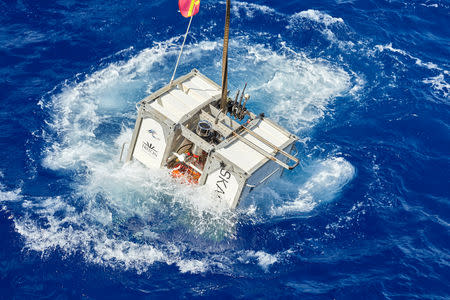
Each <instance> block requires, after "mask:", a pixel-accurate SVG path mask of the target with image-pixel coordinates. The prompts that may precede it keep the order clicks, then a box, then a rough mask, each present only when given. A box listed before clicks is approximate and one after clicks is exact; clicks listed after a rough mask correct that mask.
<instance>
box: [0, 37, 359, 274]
mask: <svg viewBox="0 0 450 300" xmlns="http://www.w3.org/2000/svg"><path fill="white" fill-rule="evenodd" d="M174 42H175V38H174V39H170V40H168V41H165V42H161V43H158V44H155V46H154V47H152V48H149V49H145V50H143V51H141V52H140V53H138V54H136V55H134V56H131V57H130V58H129V59H128V60H124V61H119V62H115V63H110V64H109V65H107V66H105V67H104V68H102V69H100V70H98V71H96V72H94V73H92V74H90V75H87V76H85V77H84V78H82V77H81V76H78V77H77V78H78V79H76V80H75V82H66V83H65V84H64V85H63V86H62V87H61V88H60V89H55V90H54V91H53V92H52V93H51V95H50V96H49V98H44V99H42V101H41V106H42V108H43V109H46V110H48V111H49V113H50V114H51V115H52V119H51V120H49V127H50V129H51V130H49V131H47V132H45V133H44V135H43V136H44V137H45V138H46V142H47V144H48V146H47V147H46V149H45V155H44V159H43V165H44V166H45V167H47V168H50V169H52V170H55V171H63V172H66V171H68V172H70V174H73V178H72V179H73V184H72V189H73V190H72V191H69V192H68V193H67V194H64V195H60V196H54V197H48V198H39V197H24V196H21V195H20V191H17V192H14V193H13V194H12V193H11V192H3V190H2V194H0V195H1V196H0V197H2V199H3V198H5V199H6V198H14V197H16V199H23V212H22V216H21V217H16V218H15V219H14V222H15V226H16V230H17V232H19V233H20V234H21V235H22V236H23V237H24V240H25V245H26V248H27V249H30V250H34V251H38V252H41V253H42V254H43V255H45V254H46V253H48V252H49V251H52V250H54V249H60V250H62V251H64V252H65V253H67V254H71V253H75V252H76V253H80V254H82V255H83V256H84V257H85V259H86V260H87V261H89V262H92V263H97V264H103V265H107V266H111V267H120V268H125V269H130V268H132V269H135V270H137V271H138V272H145V271H146V270H147V269H148V268H149V267H150V266H151V265H152V264H153V263H155V262H165V263H167V264H174V265H176V266H178V268H179V269H180V272H191V273H199V272H206V271H208V270H210V269H211V268H212V267H213V266H214V267H219V268H224V269H226V268H227V266H229V265H230V264H233V262H230V261H229V259H228V258H226V257H223V256H221V255H217V254H216V253H215V252H214V251H216V250H211V247H210V243H208V241H211V240H214V241H217V242H218V243H220V242H221V241H226V242H224V243H222V244H221V245H220V247H219V249H222V248H226V247H233V242H232V241H233V239H234V238H235V234H236V232H235V230H236V223H237V222H238V221H239V217H240V216H243V217H246V218H253V217H254V214H255V210H254V209H253V210H252V209H249V211H247V212H246V211H244V212H239V210H238V211H231V210H229V209H228V208H226V206H225V205H224V204H223V203H220V202H214V203H212V202H211V201H209V200H210V199H209V198H208V193H207V192H206V187H194V186H189V185H183V184H179V183H176V182H174V180H173V179H172V178H170V176H169V175H168V173H167V172H166V171H164V170H150V169H147V168H145V167H143V166H142V165H141V164H140V163H138V162H131V163H127V164H125V165H122V164H121V163H119V162H118V159H119V153H120V148H121V146H122V144H123V143H124V142H128V141H129V140H130V137H131V133H132V126H133V125H134V123H133V118H134V117H135V111H134V104H135V102H137V101H138V100H140V99H141V98H143V97H144V96H146V95H147V94H148V93H149V92H151V91H153V90H154V89H156V88H158V87H160V86H162V85H163V84H164V83H165V82H166V80H165V78H166V79H168V78H170V75H171V71H172V70H171V67H172V63H173V62H174V61H175V59H176V54H177V50H178V47H175V45H174ZM219 48H220V47H219V43H218V42H217V41H203V42H199V43H195V44H193V45H188V46H187V47H186V50H185V58H184V62H183V64H184V65H182V66H180V68H183V67H185V68H186V65H192V66H197V65H198V64H200V63H201V62H202V61H207V62H208V64H207V65H203V66H201V67H200V68H199V69H200V71H202V72H203V73H205V74H206V75H208V76H210V77H212V78H213V79H215V80H217V81H218V79H220V68H217V66H220V49H219ZM132 50H133V49H127V50H126V51H124V52H122V53H121V54H120V55H131V52H132ZM230 51H231V52H232V54H233V55H234V57H237V61H240V62H244V63H240V64H237V63H235V62H233V60H231V61H230V69H231V71H230V74H231V75H230V87H236V85H237V84H240V83H242V82H243V81H248V82H249V84H250V85H249V89H248V91H249V93H251V94H252V99H253V103H251V104H250V105H253V106H254V107H257V108H263V109H264V110H266V111H269V113H268V115H270V116H271V117H273V118H275V119H278V120H279V121H280V122H282V123H283V124H284V125H287V126H288V127H289V128H290V129H291V130H293V131H294V132H298V131H300V130H302V129H304V128H310V127H311V126H313V125H314V124H315V123H317V121H318V120H319V119H320V118H321V117H322V116H323V115H324V114H325V112H326V111H327V105H328V104H329V103H330V101H333V99H335V98H336V97H339V96H341V95H346V94H347V93H349V92H350V91H351V90H352V89H353V88H354V85H353V84H352V78H353V77H354V76H353V75H352V74H350V73H347V72H346V71H344V70H343V69H342V68H340V67H339V66H336V65H332V64H330V63H328V62H327V61H324V60H317V59H316V60H312V59H309V58H308V57H306V55H304V54H302V53H298V52H295V51H293V50H292V49H289V48H288V47H286V45H285V44H283V43H282V44H281V45H279V49H278V50H276V51H275V50H271V49H269V48H267V47H265V46H263V45H260V44H254V43H251V42H249V41H248V39H246V38H240V39H238V40H235V41H232V42H231V43H230ZM180 73H181V71H180ZM353 79H354V78H353ZM318 165H319V166H318V167H317V170H316V171H311V178H310V183H309V185H308V182H306V183H305V184H304V185H303V186H302V187H301V189H300V190H299V199H296V200H295V201H292V202H290V203H289V204H286V206H283V207H282V209H281V210H283V209H284V210H290V211H294V210H295V209H296V207H297V206H298V205H299V203H300V202H302V201H304V199H306V198H308V195H307V194H308V193H309V199H312V200H311V201H313V202H314V201H315V202H320V198H321V197H322V196H323V195H325V198H327V197H332V195H334V194H336V193H337V192H338V191H339V190H340V189H341V188H342V183H341V182H342V181H345V180H347V181H348V180H349V176H348V175H347V174H346V171H345V170H346V169H348V168H351V166H350V167H349V166H348V165H349V164H348V162H345V161H344V162H340V161H339V159H331V160H329V161H325V162H319V163H318ZM320 166H322V168H321V167H320ZM327 166H328V167H330V166H331V171H330V170H328V169H326V168H327ZM333 166H334V167H335V168H341V171H339V170H335V169H333ZM327 172H328V173H327ZM327 174H328V175H327ZM339 175H342V177H343V178H344V179H342V178H337V177H338V176H339ZM345 178H347V179H345ZM326 180H331V181H332V182H334V183H331V184H330V183H328V182H326ZM322 189H324V190H325V191H327V193H325V194H322V193H320V191H321V190H322ZM333 189H335V190H333ZM302 191H304V192H302ZM4 193H7V194H4ZM3 195H4V196H3ZM330 195H331V196H330ZM315 197H316V198H315ZM313 198H314V199H313ZM327 199H328V198H327ZM292 207H294V209H292ZM31 215H33V216H32V217H31ZM174 235H175V236H174ZM205 243H206V246H205ZM192 251H196V252H198V253H199V257H196V258H195V259H193V258H192V257H191V255H190V253H191V252H192ZM210 251H211V252H210ZM252 257H253V260H254V261H256V263H257V264H258V265H259V266H261V268H263V269H266V270H267V269H268V268H269V267H270V266H271V265H272V264H274V263H275V262H277V256H276V255H271V254H267V253H265V252H263V251H255V252H254V253H253V254H252Z"/></svg>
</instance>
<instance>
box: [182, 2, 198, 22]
mask: <svg viewBox="0 0 450 300" xmlns="http://www.w3.org/2000/svg"><path fill="white" fill-rule="evenodd" d="M178 7H179V8H180V13H181V14H182V15H183V17H185V18H190V17H192V16H195V15H196V14H197V13H198V10H199V8H200V0H178Z"/></svg>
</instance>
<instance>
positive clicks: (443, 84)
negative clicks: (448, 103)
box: [423, 74, 450, 99]
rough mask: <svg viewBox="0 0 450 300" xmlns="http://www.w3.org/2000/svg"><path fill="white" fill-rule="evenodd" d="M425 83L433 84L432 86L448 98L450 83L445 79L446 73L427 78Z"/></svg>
mask: <svg viewBox="0 0 450 300" xmlns="http://www.w3.org/2000/svg"><path fill="white" fill-rule="evenodd" d="M423 83H426V84H431V87H432V88H433V89H434V90H435V91H437V92H440V93H441V94H442V95H443V96H444V97H445V98H447V99H448V94H449V92H450V84H449V83H448V82H447V81H446V80H445V76H444V74H439V75H438V76H434V77H430V78H426V79H424V80H423Z"/></svg>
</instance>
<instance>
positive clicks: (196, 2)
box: [188, 0, 200, 17]
mask: <svg viewBox="0 0 450 300" xmlns="http://www.w3.org/2000/svg"><path fill="white" fill-rule="evenodd" d="M199 4H200V0H191V6H190V7H189V12H188V17H190V16H192V13H193V12H194V7H195V6H196V5H199Z"/></svg>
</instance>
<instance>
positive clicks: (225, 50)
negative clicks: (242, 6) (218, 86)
mask: <svg viewBox="0 0 450 300" xmlns="http://www.w3.org/2000/svg"><path fill="white" fill-rule="evenodd" d="M230 6H231V4H230V0H227V12H226V15H225V32H224V36H223V56H222V99H221V101H220V109H221V110H222V112H223V113H226V109H227V107H226V106H227V98H228V90H227V83H228V39H229V35H230Z"/></svg>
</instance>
